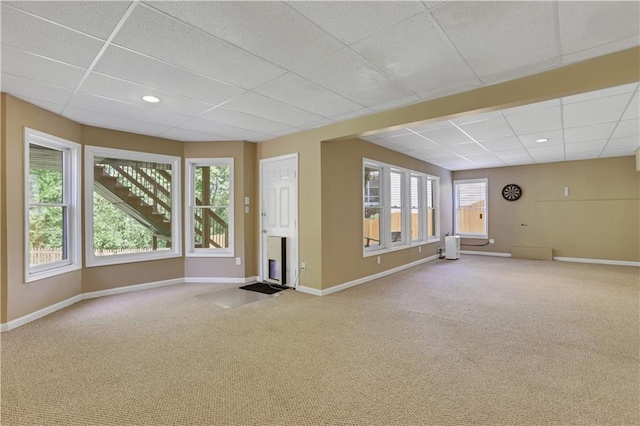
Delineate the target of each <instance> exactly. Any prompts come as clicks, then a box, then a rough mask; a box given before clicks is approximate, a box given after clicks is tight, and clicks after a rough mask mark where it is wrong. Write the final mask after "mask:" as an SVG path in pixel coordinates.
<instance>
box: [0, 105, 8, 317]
mask: <svg viewBox="0 0 640 426" xmlns="http://www.w3.org/2000/svg"><path fill="white" fill-rule="evenodd" d="M6 101H7V96H6V95H5V94H4V93H0V323H4V322H6V321H7V241H6V238H4V236H5V235H6V233H7V222H6V221H5V220H4V216H5V215H4V206H5V200H4V194H5V192H6V187H7V176H6V175H5V173H4V172H5V168H4V158H5V156H6V154H5V149H6V146H7V143H6V140H5V139H6V137H5V136H6V135H5V130H6V128H7V125H6V123H7V120H6V116H5V113H4V112H5V110H6V108H5V103H6Z"/></svg>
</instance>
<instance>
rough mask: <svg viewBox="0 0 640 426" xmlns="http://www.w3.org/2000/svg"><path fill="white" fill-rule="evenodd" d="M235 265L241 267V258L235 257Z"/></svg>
mask: <svg viewBox="0 0 640 426" xmlns="http://www.w3.org/2000/svg"><path fill="white" fill-rule="evenodd" d="M236 265H242V258H241V257H236Z"/></svg>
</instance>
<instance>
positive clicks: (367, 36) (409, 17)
mask: <svg viewBox="0 0 640 426" xmlns="http://www.w3.org/2000/svg"><path fill="white" fill-rule="evenodd" d="M420 3H422V2H420ZM422 7H424V10H421V11H420V12H418V13H416V14H414V15H411V16H408V17H406V18H404V19H402V20H400V21H398V22H396V23H394V24H391V25H387V26H386V27H384V28H381V29H379V30H377V31H374V32H372V33H371V34H367V35H366V36H364V37H361V38H359V39H357V40H355V41H352V42H351V43H349V44H347V46H353V45H354V44H356V43H359V42H361V41H362V40H364V39H367V38H370V37H375V36H377V35H378V34H380V33H381V32H384V31H386V30H388V29H389V28H392V27H395V26H396V25H400V24H404V23H406V22H407V21H409V20H411V19H418V16H420V15H423V14H425V13H427V14H428V13H429V9H427V7H426V6H425V5H424V3H423V4H422Z"/></svg>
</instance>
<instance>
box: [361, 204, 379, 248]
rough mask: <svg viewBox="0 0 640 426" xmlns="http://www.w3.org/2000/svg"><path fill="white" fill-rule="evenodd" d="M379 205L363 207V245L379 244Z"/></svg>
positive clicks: (375, 245) (374, 245) (372, 245)
mask: <svg viewBox="0 0 640 426" xmlns="http://www.w3.org/2000/svg"><path fill="white" fill-rule="evenodd" d="M380 226H381V224H380V207H365V209H364V246H365V247H379V246H380Z"/></svg>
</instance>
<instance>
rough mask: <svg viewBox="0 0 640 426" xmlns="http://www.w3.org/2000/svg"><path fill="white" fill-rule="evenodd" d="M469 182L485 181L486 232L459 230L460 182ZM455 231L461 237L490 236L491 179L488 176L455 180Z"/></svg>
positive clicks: (484, 237)
mask: <svg viewBox="0 0 640 426" xmlns="http://www.w3.org/2000/svg"><path fill="white" fill-rule="evenodd" d="M467 183H484V218H483V219H484V233H483V234H480V233H476V234H471V233H462V232H459V225H458V218H459V215H458V209H459V208H460V206H459V202H460V200H459V189H458V188H459V186H460V184H467ZM453 232H454V234H455V235H459V236H460V238H479V239H487V238H489V179H488V178H477V179H457V180H454V181H453Z"/></svg>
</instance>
